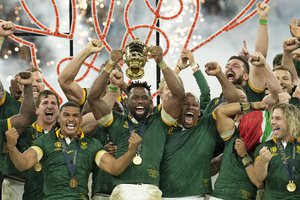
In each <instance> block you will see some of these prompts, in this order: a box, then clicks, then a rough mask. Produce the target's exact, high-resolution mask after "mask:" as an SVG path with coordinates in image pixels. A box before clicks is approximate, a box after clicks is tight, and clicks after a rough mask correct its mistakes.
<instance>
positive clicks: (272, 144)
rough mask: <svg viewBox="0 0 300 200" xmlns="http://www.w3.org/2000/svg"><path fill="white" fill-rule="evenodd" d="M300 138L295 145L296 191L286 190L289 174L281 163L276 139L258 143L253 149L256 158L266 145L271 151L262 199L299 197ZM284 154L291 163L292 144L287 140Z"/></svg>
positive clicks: (294, 199)
mask: <svg viewBox="0 0 300 200" xmlns="http://www.w3.org/2000/svg"><path fill="white" fill-rule="evenodd" d="M299 142H300V139H298V143H297V145H296V146H295V150H296V152H295V157H296V159H295V166H296V173H295V180H294V183H295V184H296V187H297V188H296V191H294V192H289V191H288V190H287V184H288V183H289V175H288V170H287V169H286V166H285V165H284V164H283V160H282V156H281V154H280V151H279V149H278V148H277V145H276V139H275V138H274V139H273V140H270V141H268V142H265V143H262V144H260V145H259V146H258V147H257V148H256V150H255V154H254V155H255V156H256V158H257V157H258V156H259V151H260V150H261V148H262V147H264V146H265V147H268V149H269V150H270V151H271V153H272V159H271V161H270V162H269V166H268V175H267V177H266V179H265V192H264V197H263V199H264V200H276V199H278V200H282V199H293V200H296V199H297V200H299V199H300V143H299ZM284 152H285V154H286V156H287V157H288V162H289V163H290V164H291V163H292V154H293V144H292V142H288V143H287V146H286V148H285V150H284Z"/></svg>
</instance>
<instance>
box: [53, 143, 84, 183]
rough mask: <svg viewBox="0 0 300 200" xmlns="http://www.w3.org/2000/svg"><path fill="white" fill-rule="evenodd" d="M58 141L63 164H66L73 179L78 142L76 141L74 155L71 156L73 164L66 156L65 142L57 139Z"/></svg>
mask: <svg viewBox="0 0 300 200" xmlns="http://www.w3.org/2000/svg"><path fill="white" fill-rule="evenodd" d="M58 140H59V141H60V143H61V146H62V150H63V153H64V159H65V163H66V164H67V168H68V171H69V174H70V177H71V178H73V177H75V173H76V168H77V167H76V162H77V152H78V149H79V140H77V141H76V149H75V150H74V154H73V162H72V161H71V158H70V157H69V155H68V152H67V146H66V142H65V141H64V140H63V139H62V138H58Z"/></svg>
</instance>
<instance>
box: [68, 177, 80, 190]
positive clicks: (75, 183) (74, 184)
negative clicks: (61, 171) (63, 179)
mask: <svg viewBox="0 0 300 200" xmlns="http://www.w3.org/2000/svg"><path fill="white" fill-rule="evenodd" d="M69 185H70V187H71V188H76V187H77V185H78V182H77V180H76V178H75V177H73V178H71V179H70V183H69Z"/></svg>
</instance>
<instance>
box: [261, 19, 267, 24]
mask: <svg viewBox="0 0 300 200" xmlns="http://www.w3.org/2000/svg"><path fill="white" fill-rule="evenodd" d="M259 24H262V25H266V24H268V20H266V19H260V20H259Z"/></svg>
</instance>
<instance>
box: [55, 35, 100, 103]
mask: <svg viewBox="0 0 300 200" xmlns="http://www.w3.org/2000/svg"><path fill="white" fill-rule="evenodd" d="M103 47H104V46H103V45H102V43H101V41H100V40H95V39H93V40H92V41H90V42H89V43H88V44H87V46H86V47H85V48H84V49H83V50H82V51H80V52H79V54H78V55H76V56H75V57H74V58H73V59H72V60H71V61H70V62H69V64H68V65H67V66H66V67H65V68H64V69H63V70H62V72H61V73H60V74H59V76H58V83H59V85H60V87H61V89H62V90H63V92H64V94H65V95H66V97H67V99H68V100H69V101H74V102H76V103H79V104H80V105H83V103H84V102H85V96H84V92H83V89H82V88H81V86H80V85H79V84H78V83H77V82H76V81H75V77H76V76H77V74H78V73H79V70H80V68H81V66H82V65H83V63H84V61H85V60H86V59H87V58H88V57H89V56H91V55H92V54H94V53H98V52H100V51H101V50H102V49H103Z"/></svg>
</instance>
